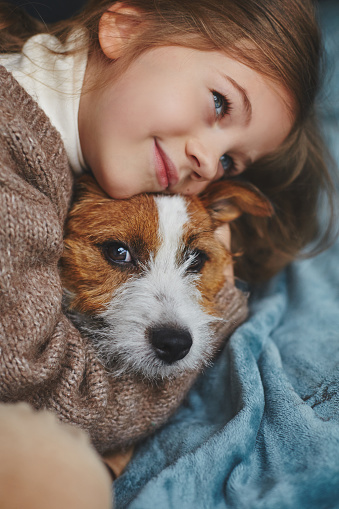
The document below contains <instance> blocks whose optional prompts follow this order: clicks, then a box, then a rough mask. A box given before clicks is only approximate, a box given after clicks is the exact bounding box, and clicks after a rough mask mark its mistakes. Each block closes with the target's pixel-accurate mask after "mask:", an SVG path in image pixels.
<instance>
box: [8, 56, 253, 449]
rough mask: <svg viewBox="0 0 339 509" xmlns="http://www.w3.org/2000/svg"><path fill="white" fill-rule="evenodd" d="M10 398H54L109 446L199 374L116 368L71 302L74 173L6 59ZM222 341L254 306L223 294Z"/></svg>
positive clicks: (131, 433)
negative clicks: (167, 377) (64, 257)
mask: <svg viewBox="0 0 339 509" xmlns="http://www.w3.org/2000/svg"><path fill="white" fill-rule="evenodd" d="M0 98H1V99H0V101H1V102H0V126H1V128H0V138H1V141H0V347H1V350H0V400H1V401H5V402H9V401H27V402H29V403H31V404H32V405H33V406H34V407H36V408H48V409H51V410H53V411H55V412H56V413H57V415H58V416H59V418H60V419H61V420H62V421H65V422H69V423H72V424H74V425H76V426H80V427H81V428H83V429H85V430H87V431H88V432H89V434H90V436H91V439H92V441H93V443H94V445H95V447H96V448H97V450H98V451H99V452H100V453H104V452H106V451H112V450H114V449H117V448H119V447H121V446H124V445H128V444H131V443H134V442H135V441H137V440H139V439H140V438H142V437H144V436H146V435H147V434H149V433H151V432H152V431H153V430H154V429H155V428H156V427H158V426H160V425H161V424H162V423H163V422H164V421H165V420H166V419H167V418H168V417H169V416H170V415H171V414H172V413H173V411H174V410H175V409H176V408H177V407H178V405H179V404H180V402H181V401H182V399H183V397H184V396H185V394H186V392H187V391H188V389H189V388H190V386H191V385H192V383H193V381H194V379H195V377H196V375H197V374H194V373H193V374H192V373H189V374H185V375H181V376H180V377H179V378H178V379H176V380H172V381H170V382H169V381H164V382H159V383H157V384H152V383H151V382H149V381H148V382H147V381H145V380H143V379H140V378H138V377H137V376H135V377H133V376H132V375H128V376H127V375H126V376H124V377H120V378H114V377H112V376H109V375H108V374H107V373H106V372H105V370H104V369H103V367H102V366H101V364H100V363H99V362H98V360H97V359H96V355H95V351H94V350H93V348H92V345H91V344H90V343H89V341H88V340H87V339H85V338H83V337H81V335H80V334H79V332H78V331H77V330H76V329H75V328H74V326H73V325H72V324H71V323H70V322H69V320H68V319H67V318H66V317H65V316H64V315H63V313H62V310H61V297H62V288H61V283H60V278H59V272H58V261H59V258H60V255H61V253H62V249H63V225H64V221H65V218H66V214H67V210H68V208H69V205H70V199H71V189H72V174H71V170H70V168H69V165H68V161H67V156H66V152H65V150H64V147H63V144H62V141H61V138H60V136H59V134H58V132H57V131H56V130H55V129H54V128H53V126H52V125H51V123H50V121H49V119H48V118H47V117H46V115H45V114H44V112H43V111H42V110H41V109H40V108H39V107H38V105H37V104H36V103H35V102H34V101H33V99H32V98H31V97H30V96H29V95H28V94H27V93H26V92H25V90H24V89H23V88H22V87H21V86H20V85H19V84H18V83H17V82H16V81H15V79H14V78H13V77H12V75H11V74H10V73H8V72H7V71H6V70H5V69H4V68H3V67H1V66H0ZM218 300H219V303H220V306H221V309H225V318H230V321H229V322H228V323H226V324H224V325H223V326H222V327H221V328H220V330H219V331H218V335H219V337H220V343H222V342H223V341H224V337H225V336H226V335H229V333H230V332H231V330H233V329H234V328H235V326H236V325H238V324H239V323H241V322H242V321H243V320H244V318H245V316H246V302H245V299H244V297H243V296H242V294H241V293H240V292H238V291H237V290H235V289H234V288H225V289H224V291H223V292H221V294H219V296H218Z"/></svg>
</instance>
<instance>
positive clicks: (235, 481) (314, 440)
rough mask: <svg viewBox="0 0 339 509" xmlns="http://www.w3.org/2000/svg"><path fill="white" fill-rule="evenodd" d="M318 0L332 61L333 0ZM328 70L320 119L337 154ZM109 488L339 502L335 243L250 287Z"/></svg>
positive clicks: (153, 498)
mask: <svg viewBox="0 0 339 509" xmlns="http://www.w3.org/2000/svg"><path fill="white" fill-rule="evenodd" d="M320 7H321V16H322V21H323V23H324V25H325V27H326V33H325V35H326V45H327V51H328V53H329V57H330V58H329V60H330V62H329V63H330V64H331V55H332V54H333V55H334V56H335V57H336V58H337V59H339V57H338V48H339V3H338V2H337V0H333V1H329V0H327V1H325V2H322V4H321V6H320ZM329 68H330V73H331V79H330V78H329V77H328V78H327V81H326V91H327V92H328V90H330V91H331V95H330V96H329V95H328V94H327V101H325V104H326V103H327V105H329V103H328V101H331V104H330V106H331V107H330V108H327V114H324V122H325V128H326V130H327V135H328V139H329V140H330V141H329V143H330V144H331V145H332V148H333V150H334V154H336V157H337V160H338V161H339V154H338V150H339V149H338V140H339V137H338V134H339V129H338V123H337V120H338V118H339V69H338V68H337V69H335V68H333V66H332V65H330V66H329ZM336 151H337V153H336ZM115 491H116V506H117V507H118V508H123V507H129V508H130V509H193V508H194V509H199V508H204V509H205V508H206V509H219V508H220V509H224V508H236V509H259V508H260V509H264V508H265V509H278V508H279V509H283V508H286V509H287V508H288V509H330V508H339V241H337V242H336V244H335V245H334V246H333V247H332V248H331V249H329V250H328V251H326V252H324V253H322V254H321V255H319V256H317V257H316V258H314V259H311V260H306V261H299V262H297V263H293V264H292V265H291V266H290V267H288V268H287V269H286V270H285V271H284V272H283V273H281V274H280V275H279V276H277V277H276V278H274V279H273V280H271V281H270V282H269V283H268V284H267V285H266V286H265V287H264V288H261V289H256V290H255V291H254V293H253V295H252V297H251V316H250V319H249V320H248V321H247V322H246V323H245V324H244V325H243V326H241V327H240V328H239V329H238V330H237V331H236V332H235V334H234V335H233V336H232V337H231V339H230V341H229V343H228V345H227V347H226V349H225V350H224V352H223V354H222V356H221V357H220V358H219V360H218V361H217V363H216V364H215V366H213V368H211V369H210V370H209V371H208V372H206V373H205V375H204V376H203V377H201V378H200V379H199V380H198V382H197V384H196V385H195V387H194V389H193V390H192V391H191V392H190V394H189V396H188V399H187V404H186V405H185V406H183V407H182V408H181V409H180V410H179V412H178V413H177V414H176V415H175V417H174V418H172V420H171V421H170V423H169V424H168V425H166V427H164V428H163V429H162V430H160V431H159V432H157V433H156V434H155V436H153V437H151V438H150V439H148V440H147V441H146V442H145V443H144V444H142V445H141V446H140V447H139V448H138V450H137V452H136V454H135V457H134V459H133V460H132V462H131V463H130V465H129V467H128V469H127V471H126V473H125V474H124V475H123V476H122V477H121V478H120V479H118V481H117V482H116V483H115Z"/></svg>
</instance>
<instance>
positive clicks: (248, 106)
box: [222, 74, 252, 125]
mask: <svg viewBox="0 0 339 509" xmlns="http://www.w3.org/2000/svg"><path fill="white" fill-rule="evenodd" d="M222 76H223V77H224V78H225V79H226V80H227V81H229V82H230V83H231V85H233V86H234V88H236V89H237V90H238V92H239V93H240V95H241V98H242V103H243V106H244V110H245V112H246V117H247V118H246V125H248V124H249V123H250V121H251V118H252V105H251V101H250V100H249V98H248V95H247V93H246V90H245V89H244V88H243V87H242V86H240V85H239V83H237V82H236V81H235V80H234V79H233V78H231V77H230V76H228V75H227V74H222Z"/></svg>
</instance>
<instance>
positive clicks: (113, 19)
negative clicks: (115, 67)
mask: <svg viewBox="0 0 339 509" xmlns="http://www.w3.org/2000/svg"><path fill="white" fill-rule="evenodd" d="M140 23H141V10H140V9H137V8H136V7H129V5H128V4H125V3H123V2H116V3H114V4H113V5H111V7H110V8H109V9H107V11H106V12H104V14H103V15H102V16H101V18H100V21H99V43H100V46H101V49H102V51H103V52H104V54H105V55H106V57H108V58H110V59H112V60H115V59H117V58H119V57H120V56H121V55H122V53H123V50H124V47H125V46H126V44H127V43H128V42H129V41H130V40H131V38H132V37H133V36H134V35H135V34H136V33H137V30H138V27H139V25H140Z"/></svg>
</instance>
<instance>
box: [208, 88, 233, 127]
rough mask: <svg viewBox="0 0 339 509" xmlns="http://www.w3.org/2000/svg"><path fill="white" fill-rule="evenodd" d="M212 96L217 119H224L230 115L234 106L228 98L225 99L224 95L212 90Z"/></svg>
mask: <svg viewBox="0 0 339 509" xmlns="http://www.w3.org/2000/svg"><path fill="white" fill-rule="evenodd" d="M212 95H213V100H214V108H215V112H216V116H217V119H218V120H219V119H222V118H223V117H224V116H225V115H227V114H228V113H230V111H231V109H232V104H231V102H230V101H229V99H227V97H225V96H224V95H223V94H220V93H219V92H217V91H216V90H212ZM218 110H219V111H218Z"/></svg>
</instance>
